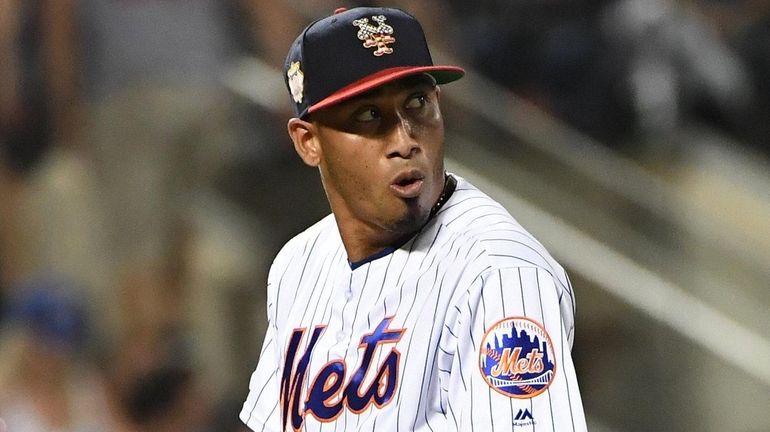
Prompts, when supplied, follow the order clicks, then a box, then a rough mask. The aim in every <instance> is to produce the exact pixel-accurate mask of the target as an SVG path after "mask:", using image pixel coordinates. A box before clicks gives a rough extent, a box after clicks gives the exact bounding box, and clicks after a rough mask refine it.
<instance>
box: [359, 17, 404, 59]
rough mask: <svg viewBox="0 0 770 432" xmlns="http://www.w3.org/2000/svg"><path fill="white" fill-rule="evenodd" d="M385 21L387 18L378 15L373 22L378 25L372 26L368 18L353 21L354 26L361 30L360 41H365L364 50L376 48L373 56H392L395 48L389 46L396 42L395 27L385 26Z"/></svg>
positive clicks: (373, 18)
mask: <svg viewBox="0 0 770 432" xmlns="http://www.w3.org/2000/svg"><path fill="white" fill-rule="evenodd" d="M385 20H387V18H385V16H384V15H377V16H373V17H372V21H374V22H376V23H377V25H374V24H371V23H370V22H369V19H368V18H359V19H357V20H355V21H353V25H354V26H356V27H358V28H359V30H358V34H357V36H358V39H359V40H362V41H364V48H373V47H376V48H377V49H376V50H374V53H373V54H374V55H375V56H377V57H379V56H382V55H385V54H392V53H393V48H391V47H389V46H388V45H389V44H392V43H393V42H395V41H396V38H394V37H393V27H391V26H389V25H387V24H385Z"/></svg>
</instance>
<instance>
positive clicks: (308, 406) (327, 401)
mask: <svg viewBox="0 0 770 432" xmlns="http://www.w3.org/2000/svg"><path fill="white" fill-rule="evenodd" d="M392 320H393V317H388V318H385V319H383V320H382V321H381V322H380V324H379V325H378V326H377V328H376V329H374V331H373V332H371V333H369V334H366V335H364V336H363V337H361V343H360V344H359V349H363V354H362V356H361V364H360V365H359V366H358V369H356V370H355V371H354V372H353V373H352V374H351V375H348V374H347V364H346V363H345V360H344V359H334V360H331V361H329V362H328V363H326V364H325V365H324V366H323V367H322V368H321V370H320V371H319V372H318V373H317V374H316V375H315V377H314V378H313V379H311V380H307V369H308V365H309V363H310V357H311V355H312V353H313V348H314V347H315V345H316V344H317V343H318V339H319V338H320V337H321V334H323V332H324V330H325V329H326V326H317V327H315V328H314V329H313V332H312V334H311V336H310V341H309V342H308V344H307V347H306V348H305V351H304V353H302V354H301V356H300V357H299V359H297V355H298V354H299V352H298V351H299V346H300V343H301V342H302V339H303V338H304V336H305V331H306V329H304V328H300V329H295V330H294V332H293V333H292V335H291V337H290V338H289V345H288V347H287V349H286V357H285V364H284V367H283V375H282V377H281V407H282V414H283V417H282V418H283V429H282V430H286V426H287V424H289V423H290V424H291V427H292V430H294V431H299V430H302V426H303V423H304V422H305V416H306V415H307V414H310V415H312V416H313V417H315V418H316V419H317V420H318V421H320V422H331V421H334V420H335V419H336V418H337V417H338V416H339V415H340V414H342V411H343V410H344V409H346V408H347V409H348V410H350V411H351V412H353V413H356V414H358V413H361V412H363V411H365V410H366V409H367V408H369V406H370V405H372V404H373V405H374V406H376V407H377V408H382V407H384V406H385V405H387V404H389V403H390V402H391V401H392V400H393V395H394V394H395V392H396V387H397V386H398V381H399V364H400V362H399V360H400V358H401V353H400V352H399V351H398V349H396V348H395V347H392V348H390V352H389V353H388V354H387V355H386V356H385V357H384V360H383V361H382V362H381V363H380V365H379V367H378V368H377V371H376V373H375V374H374V377H373V378H370V379H368V380H365V377H367V376H371V374H370V373H369V369H370V368H372V367H376V366H373V365H372V360H373V358H374V354H375V351H376V350H377V348H378V347H381V349H383V350H384V349H385V346H386V345H389V344H396V343H397V342H398V341H399V340H401V336H402V335H403V333H404V332H405V331H406V330H405V329H392V330H391V329H389V328H388V326H389V325H390V322H391V321H392ZM383 354H384V353H383ZM365 381H368V382H365ZM307 383H310V385H309V386H308V385H307ZM303 389H304V390H305V391H304V393H305V395H304V397H303ZM303 402H304V407H303Z"/></svg>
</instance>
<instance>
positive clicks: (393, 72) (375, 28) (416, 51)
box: [284, 7, 465, 118]
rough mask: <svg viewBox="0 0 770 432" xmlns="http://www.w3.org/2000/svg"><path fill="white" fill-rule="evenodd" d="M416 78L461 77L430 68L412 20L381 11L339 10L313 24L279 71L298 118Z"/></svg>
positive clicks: (457, 71)
mask: <svg viewBox="0 0 770 432" xmlns="http://www.w3.org/2000/svg"><path fill="white" fill-rule="evenodd" d="M420 73H427V74H429V75H431V76H433V78H434V79H435V80H436V83H437V84H445V83H448V82H452V81H455V80H457V79H460V78H461V77H462V76H463V75H464V74H465V71H464V70H463V69H462V68H460V67H457V66H437V65H434V64H433V59H432V58H431V55H430V51H429V50H428V43H427V41H426V40H425V34H424V32H423V30H422V26H421V25H420V23H419V22H418V21H417V19H415V18H414V17H413V16H412V15H410V14H408V13H406V12H404V11H402V10H400V9H395V8H384V7H358V8H353V9H344V8H340V9H337V10H336V11H335V13H334V14H333V15H331V16H328V17H326V18H323V19H320V20H318V21H315V22H313V23H312V24H310V25H309V26H307V27H306V28H305V30H303V31H302V33H301V34H300V35H299V36H298V37H297V39H296V40H295V41H294V43H293V44H292V45H291V48H290V50H289V55H288V56H287V58H286V64H285V65H284V79H285V80H286V86H287V88H288V90H289V94H290V96H291V101H292V104H293V105H294V113H295V115H296V116H297V117H299V118H306V117H307V116H308V115H309V114H310V113H312V112H314V111H317V110H319V109H321V108H325V107H328V106H331V105H334V104H337V103H340V102H342V101H345V100H347V99H350V98H352V97H354V96H356V95H359V94H362V93H365V92H367V91H368V90H371V89H373V88H375V87H378V86H381V85H383V84H386V83H388V82H391V81H393V80H396V79H399V78H402V77H405V76H408V75H415V74H420Z"/></svg>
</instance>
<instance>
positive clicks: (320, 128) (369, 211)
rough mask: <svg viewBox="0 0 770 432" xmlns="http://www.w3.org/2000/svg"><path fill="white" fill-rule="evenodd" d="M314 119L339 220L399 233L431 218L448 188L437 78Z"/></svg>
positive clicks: (387, 88) (413, 80) (392, 87)
mask: <svg viewBox="0 0 770 432" xmlns="http://www.w3.org/2000/svg"><path fill="white" fill-rule="evenodd" d="M311 118H312V121H313V124H314V125H315V127H316V130H317V140H318V141H317V142H318V144H319V146H320V159H319V167H320V170H321V177H322V181H323V184H324V187H325V189H326V194H327V196H328V198H329V202H330V204H331V207H332V210H333V211H334V213H335V216H336V217H337V219H338V221H340V222H343V223H344V221H346V220H354V221H355V222H354V223H361V224H363V226H366V227H367V228H369V229H374V230H378V231H382V230H385V231H388V232H392V233H393V234H396V235H398V234H401V235H405V234H411V233H413V232H414V231H416V230H418V229H419V228H420V227H421V226H422V225H423V224H424V223H425V222H426V221H427V219H428V215H429V213H430V209H431V207H432V206H433V204H435V203H436V201H437V200H438V197H439V196H440V195H441V191H442V189H443V185H444V123H443V119H442V117H441V111H440V109H439V90H438V88H437V87H436V86H435V84H434V81H433V79H432V78H431V77H429V76H427V75H417V76H412V77H407V78H404V79H401V80H398V81H395V82H393V83H389V84H386V85H384V86H381V87H378V88H377V89H375V90H373V91H371V92H369V93H365V94H364V95H362V96H359V97H356V98H354V99H352V100H349V101H346V102H343V103H341V104H338V105H334V106H332V107H329V108H325V109H322V110H319V111H318V112H315V113H313V114H312V115H311ZM346 218H347V219H346Z"/></svg>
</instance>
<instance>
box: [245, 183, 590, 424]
mask: <svg viewBox="0 0 770 432" xmlns="http://www.w3.org/2000/svg"><path fill="white" fill-rule="evenodd" d="M454 177H455V178H456V180H457V186H456V189H455V191H454V193H453V194H452V195H451V196H450V197H449V199H448V200H447V201H446V202H445V204H444V205H443V207H441V209H440V210H439V211H438V212H437V213H436V214H435V215H434V216H433V217H432V218H431V219H430V220H429V221H428V223H427V224H426V225H425V226H424V227H423V228H422V229H421V230H420V231H419V232H418V233H417V234H415V235H414V236H413V237H412V238H411V239H410V240H409V241H407V242H406V243H404V244H403V245H400V246H399V247H397V248H393V249H387V250H385V251H383V252H381V253H379V254H376V255H375V256H372V257H369V258H368V259H366V260H364V261H361V262H357V263H350V262H349V261H348V260H347V256H346V253H345V249H344V247H343V244H342V240H341V238H340V234H339V231H338V229H337V226H336V224H335V219H334V217H333V215H329V216H327V217H326V218H324V219H322V220H321V221H319V222H318V223H316V224H315V225H313V226H312V227H310V228H308V229H307V230H306V231H304V232H303V233H301V234H299V235H298V236H296V237H295V238H293V239H292V240H290V241H289V242H288V243H287V244H286V245H285V246H284V247H283V249H282V250H281V251H280V252H279V253H278V255H277V257H276V258H275V261H274V262H273V265H272V267H271V269H270V273H269V276H268V286H267V290H268V296H267V298H268V300H267V314H268V315H267V316H268V320H269V324H268V329H267V333H266V336H265V339H264V344H263V347H262V350H261V353H260V357H259V361H258V364H257V367H256V370H255V371H254V373H253V374H252V377H251V380H250V384H249V390H250V391H249V395H248V397H247V399H246V401H245V403H244V405H243V409H242V410H241V413H240V418H241V420H242V421H243V422H244V423H245V424H247V425H248V426H249V427H250V428H251V429H253V430H254V431H269V432H278V431H297V430H302V431H329V432H331V431H387V432H392V431H442V432H446V431H463V432H464V431H474V430H477V431H490V430H491V431H510V430H516V431H534V430H538V431H559V432H563V431H585V430H586V424H585V418H584V414H583V408H582V403H581V398H580V393H579V390H578V383H577V379H576V376H575V370H574V366H573V363H572V359H571V355H570V350H571V347H572V341H573V336H574V314H575V299H574V294H573V291H572V288H571V286H570V282H569V279H568V277H567V274H566V273H565V271H564V269H563V268H562V267H561V266H560V265H559V264H558V263H557V262H556V261H554V259H553V258H552V257H551V256H550V255H549V254H548V252H546V250H545V248H544V247H543V246H542V245H541V244H540V243H538V241H537V240H535V239H534V238H533V237H532V236H531V235H530V234H529V233H528V232H527V231H525V230H524V229H523V228H522V227H521V226H520V225H519V224H518V223H517V222H516V221H515V220H514V219H513V217H511V215H510V214H509V213H508V212H507V211H506V210H505V209H504V208H503V207H502V206H501V205H500V204H499V203H497V202H495V201H494V200H492V199H491V198H490V197H488V196H487V195H485V194H484V193H482V192H481V191H479V190H478V189H476V188H475V187H474V186H472V185H471V184H470V183H468V182H467V181H465V180H464V179H462V178H460V177H458V176H454Z"/></svg>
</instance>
